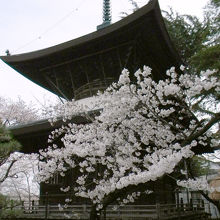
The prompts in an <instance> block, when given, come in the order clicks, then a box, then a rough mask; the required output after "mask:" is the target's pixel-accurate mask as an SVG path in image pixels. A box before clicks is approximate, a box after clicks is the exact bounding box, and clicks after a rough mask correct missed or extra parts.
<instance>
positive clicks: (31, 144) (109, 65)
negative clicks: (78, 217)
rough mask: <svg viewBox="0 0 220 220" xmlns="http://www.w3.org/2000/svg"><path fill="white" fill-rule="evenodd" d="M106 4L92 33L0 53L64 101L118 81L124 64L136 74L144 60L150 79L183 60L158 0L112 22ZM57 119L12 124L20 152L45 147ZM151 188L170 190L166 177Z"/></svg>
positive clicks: (51, 189)
mask: <svg viewBox="0 0 220 220" xmlns="http://www.w3.org/2000/svg"><path fill="white" fill-rule="evenodd" d="M109 4H110V1H109V0H104V6H105V7H104V9H103V10H104V17H103V23H102V24H101V25H99V26H98V27H97V31H95V32H93V33H90V34H88V35H85V36H82V37H79V38H77V39H74V40H71V41H68V42H65V43H62V44H59V45H56V46H53V47H50V48H46V49H42V50H38V51H34V52H30V53H24V54H18V55H11V56H1V57H0V58H1V59H2V60H3V61H4V62H5V63H6V64H8V65H9V66H11V67H12V68H14V69H15V70H16V71H18V72H19V73H20V74H22V75H23V76H25V77H26V78H28V79H30V80H31V81H33V82H34V83H36V84H38V85H39V86H41V87H43V88H45V89H47V90H49V91H51V92H52V93H54V94H56V95H58V96H60V97H62V98H64V99H66V100H72V99H75V100H79V99H83V98H87V97H91V96H93V95H95V94H96V93H97V91H98V90H104V89H106V88H107V87H108V86H109V85H110V84H111V83H112V82H115V81H117V80H118V78H119V75H120V73H121V71H122V70H123V69H124V68H127V69H128V70H129V71H130V73H134V72H135V71H136V70H138V69H139V68H142V67H143V66H144V65H147V66H149V67H151V68H152V72H153V78H154V79H155V80H160V79H164V78H165V77H166V75H165V73H166V70H167V69H169V68H170V67H172V66H175V67H179V66H180V64H181V59H180V57H179V55H178V53H177V52H176V50H175V48H174V47H173V44H172V42H171V40H170V37H169V35H168V33H167V30H166V27H165V24H164V20H163V17H162V15H161V11H160V7H159V4H158V1H157V0H151V1H150V2H149V3H148V4H147V5H145V6H144V7H142V8H140V9H139V10H137V11H135V12H134V13H133V14H131V15H129V16H127V17H126V18H124V19H122V20H120V21H118V22H116V23H114V24H111V15H110V5H109ZM72 121H73V122H75V123H79V124H80V123H85V119H84V118H83V117H81V116H75V117H74V118H73V119H72ZM61 124H62V122H61V121H58V123H57V124H56V125H55V127H52V126H51V125H50V123H49V122H48V121H47V120H41V121H36V122H33V123H29V124H26V125H19V126H15V127H13V128H11V131H12V133H13V135H14V136H15V138H16V139H17V140H18V141H20V143H21V144H22V151H23V152H25V153H32V152H38V151H39V149H42V148H46V147H47V144H48V143H47V139H48V135H49V134H50V132H51V130H53V129H54V128H57V127H59V126H60V125H61ZM51 184H52V185H53V186H51V185H50V186H49V187H48V185H45V184H42V185H41V195H44V194H45V192H49V194H53V193H56V192H57V190H58V189H59V188H60V185H59V184H60V183H56V182H53V183H51ZM157 184H158V186H157ZM171 185H172V184H171ZM171 185H169V187H171V189H170V190H172V186H171ZM155 187H158V190H159V188H160V189H162V188H164V189H168V185H167V183H166V181H165V182H163V184H161V181H157V183H156V184H155ZM161 187H162V188H161ZM159 191H160V190H159ZM159 191H158V192H159ZM161 195H162V194H160V195H158V196H159V197H161V198H156V197H154V198H153V197H152V201H154V200H155V201H154V202H157V201H158V200H159V201H161V202H162V203H166V202H171V201H173V200H175V198H174V196H173V194H166V195H163V196H161Z"/></svg>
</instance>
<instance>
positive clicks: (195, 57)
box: [164, 0, 220, 76]
mask: <svg viewBox="0 0 220 220" xmlns="http://www.w3.org/2000/svg"><path fill="white" fill-rule="evenodd" d="M219 17H220V1H219V0H210V1H209V3H208V4H207V6H206V7H205V10H204V16H203V20H202V21H201V20H200V19H198V18H197V17H196V16H191V15H180V14H178V13H175V12H173V10H172V9H170V11H169V12H167V11H164V18H165V23H166V26H167V30H168V32H169V35H170V37H171V40H172V42H173V43H174V45H175V47H176V49H177V51H178V52H179V54H180V55H181V57H182V59H183V61H184V62H185V63H186V64H187V65H189V66H190V68H189V70H191V73H199V72H200V71H201V70H206V69H218V70H219V69H220V61H219V60H220V59H219V58H220V47H219V42H220V38H219V37H220V35H219V33H220V28H219V27H220V19H219ZM216 75H217V76H219V72H216Z"/></svg>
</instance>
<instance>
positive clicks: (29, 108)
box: [0, 97, 40, 126]
mask: <svg viewBox="0 0 220 220" xmlns="http://www.w3.org/2000/svg"><path fill="white" fill-rule="evenodd" d="M39 117H40V116H39V115H38V110H37V109H35V107H34V106H33V104H32V103H29V104H27V103H25V102H24V101H23V100H22V99H21V98H18V100H17V101H12V100H11V99H8V98H4V97H0V119H1V121H2V123H3V124H4V125H6V126H11V125H16V124H21V123H27V122H30V121H35V120H37V119H39Z"/></svg>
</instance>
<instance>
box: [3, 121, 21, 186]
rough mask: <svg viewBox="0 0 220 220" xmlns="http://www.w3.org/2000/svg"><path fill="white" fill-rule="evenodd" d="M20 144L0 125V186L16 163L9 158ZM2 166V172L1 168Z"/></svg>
mask: <svg viewBox="0 0 220 220" xmlns="http://www.w3.org/2000/svg"><path fill="white" fill-rule="evenodd" d="M19 148H20V144H19V143H18V142H17V141H16V140H14V139H13V138H12V136H11V134H10V132H9V131H8V130H7V129H5V127H4V126H3V125H2V124H0V169H1V172H0V184H1V183H2V182H4V181H5V180H6V178H8V177H9V176H11V174H10V170H11V168H12V166H13V165H14V163H15V162H16V161H17V158H16V157H10V156H11V155H12V153H14V152H15V151H18V150H19ZM3 166H4V171H3V170H2V167H3Z"/></svg>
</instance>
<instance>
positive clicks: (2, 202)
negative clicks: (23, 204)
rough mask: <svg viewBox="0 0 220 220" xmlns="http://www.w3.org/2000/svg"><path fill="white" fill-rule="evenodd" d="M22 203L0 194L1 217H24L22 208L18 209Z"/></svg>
mask: <svg viewBox="0 0 220 220" xmlns="http://www.w3.org/2000/svg"><path fill="white" fill-rule="evenodd" d="M19 205H20V203H19V202H18V201H15V200H10V198H8V197H7V196H4V195H2V194H0V218H1V219H3V218H7V219H14V218H19V217H22V210H19V209H16V207H18V206H19Z"/></svg>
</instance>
